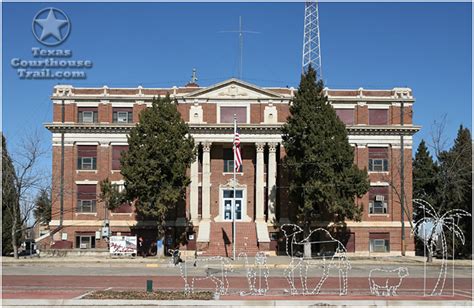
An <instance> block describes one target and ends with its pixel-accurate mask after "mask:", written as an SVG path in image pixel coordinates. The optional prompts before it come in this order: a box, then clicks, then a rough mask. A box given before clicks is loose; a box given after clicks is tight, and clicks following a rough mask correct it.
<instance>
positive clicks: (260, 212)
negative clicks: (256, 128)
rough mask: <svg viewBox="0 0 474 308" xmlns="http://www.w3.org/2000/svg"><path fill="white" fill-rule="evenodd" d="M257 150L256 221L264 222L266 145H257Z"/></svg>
mask: <svg viewBox="0 0 474 308" xmlns="http://www.w3.org/2000/svg"><path fill="white" fill-rule="evenodd" d="M255 146H256V149H257V168H256V172H255V220H256V221H264V218H265V215H264V214H265V213H264V201H265V195H264V191H265V190H264V186H263V185H264V180H265V179H264V169H263V168H264V165H263V164H264V160H263V150H264V147H265V143H256V144H255Z"/></svg>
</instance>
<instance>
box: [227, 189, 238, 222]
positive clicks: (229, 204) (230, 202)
mask: <svg viewBox="0 0 474 308" xmlns="http://www.w3.org/2000/svg"><path fill="white" fill-rule="evenodd" d="M222 201H223V202H222V205H223V209H222V213H224V215H223V216H224V220H225V221H232V205H233V203H234V190H233V189H228V190H224V193H223V200H222ZM242 204H243V190H241V189H236V190H235V220H242Z"/></svg>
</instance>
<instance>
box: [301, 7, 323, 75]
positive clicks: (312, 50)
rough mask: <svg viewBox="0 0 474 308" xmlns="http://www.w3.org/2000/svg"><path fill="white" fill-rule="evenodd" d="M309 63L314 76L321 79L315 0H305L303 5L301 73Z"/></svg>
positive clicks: (317, 16) (317, 18)
mask: <svg viewBox="0 0 474 308" xmlns="http://www.w3.org/2000/svg"><path fill="white" fill-rule="evenodd" d="M309 65H311V66H312V67H313V68H314V70H315V71H316V77H317V78H318V80H319V79H322V77H323V71H322V66H321V45H320V41H319V13H318V2H317V0H313V1H306V2H305V7H304V38H303V66H302V70H303V73H304V72H306V70H307V69H308V67H309Z"/></svg>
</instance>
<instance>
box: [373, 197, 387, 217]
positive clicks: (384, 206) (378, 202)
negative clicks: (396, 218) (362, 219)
mask: <svg viewBox="0 0 474 308" xmlns="http://www.w3.org/2000/svg"><path fill="white" fill-rule="evenodd" d="M376 203H377V204H381V205H382V207H381V208H382V213H375V211H374V209H375V205H376ZM369 214H370V215H381V214H382V215H385V214H388V203H387V201H375V200H370V202H369Z"/></svg>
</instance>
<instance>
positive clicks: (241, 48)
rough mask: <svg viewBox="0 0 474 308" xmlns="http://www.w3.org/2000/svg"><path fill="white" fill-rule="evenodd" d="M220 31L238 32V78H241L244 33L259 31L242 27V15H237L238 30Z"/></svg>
mask: <svg viewBox="0 0 474 308" xmlns="http://www.w3.org/2000/svg"><path fill="white" fill-rule="evenodd" d="M220 32H221V33H238V34H239V48H240V53H239V74H238V76H239V79H242V71H243V62H244V33H251V34H259V33H260V32H256V31H249V30H243V29H242V16H239V30H233V31H220Z"/></svg>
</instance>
